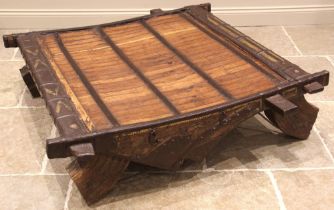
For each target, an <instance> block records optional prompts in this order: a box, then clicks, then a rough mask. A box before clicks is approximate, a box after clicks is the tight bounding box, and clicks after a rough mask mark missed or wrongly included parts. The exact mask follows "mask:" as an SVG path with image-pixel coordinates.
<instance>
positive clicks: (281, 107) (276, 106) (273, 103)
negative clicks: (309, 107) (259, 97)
mask: <svg viewBox="0 0 334 210" xmlns="http://www.w3.org/2000/svg"><path fill="white" fill-rule="evenodd" d="M266 104H267V106H269V107H270V108H271V109H273V110H275V111H276V112H277V113H279V114H281V115H287V114H291V113H293V112H294V111H296V110H297V106H296V105H295V104H293V103H291V102H290V101H288V100H287V99H285V98H284V97H283V96H281V95H279V94H276V95H274V96H271V97H269V98H267V99H266Z"/></svg>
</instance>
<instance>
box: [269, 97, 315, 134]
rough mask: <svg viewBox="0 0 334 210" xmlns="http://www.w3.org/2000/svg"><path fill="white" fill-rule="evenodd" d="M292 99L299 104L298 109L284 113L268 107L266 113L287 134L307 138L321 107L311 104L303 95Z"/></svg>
mask: <svg viewBox="0 0 334 210" xmlns="http://www.w3.org/2000/svg"><path fill="white" fill-rule="evenodd" d="M290 100H291V101H292V102H293V103H294V104H295V105H297V107H298V109H297V111H295V112H293V113H291V114H287V115H282V114H281V113H279V112H277V110H275V109H268V110H266V111H265V114H266V116H267V117H268V118H269V120H270V121H272V122H273V124H274V125H275V126H276V127H278V128H279V129H281V130H282V131H283V132H284V133H285V134H287V135H289V136H292V137H295V138H298V139H306V138H307V137H308V136H309V135H310V132H311V129H312V127H313V124H314V122H315V120H316V118H317V115H318V111H319V109H318V108H317V107H315V106H313V105H312V104H309V103H308V102H307V101H306V100H305V98H304V96H303V95H301V96H298V97H295V98H292V99H290Z"/></svg>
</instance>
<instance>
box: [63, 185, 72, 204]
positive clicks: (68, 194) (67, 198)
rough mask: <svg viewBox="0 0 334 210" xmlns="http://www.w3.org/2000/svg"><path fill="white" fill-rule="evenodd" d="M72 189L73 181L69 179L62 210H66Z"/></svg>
mask: <svg viewBox="0 0 334 210" xmlns="http://www.w3.org/2000/svg"><path fill="white" fill-rule="evenodd" d="M72 189H73V181H72V179H70V181H69V183H68V187H67V192H66V197H65V202H64V210H68V202H69V200H70V198H71V194H72Z"/></svg>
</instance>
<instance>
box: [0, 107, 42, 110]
mask: <svg viewBox="0 0 334 210" xmlns="http://www.w3.org/2000/svg"><path fill="white" fill-rule="evenodd" d="M41 108H45V106H8V107H6V106H3V107H0V110H1V109H4V110H6V109H41Z"/></svg>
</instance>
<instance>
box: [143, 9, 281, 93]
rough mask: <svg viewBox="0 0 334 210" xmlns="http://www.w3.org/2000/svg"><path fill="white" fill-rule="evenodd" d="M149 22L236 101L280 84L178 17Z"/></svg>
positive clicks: (160, 17) (150, 20)
mask: <svg viewBox="0 0 334 210" xmlns="http://www.w3.org/2000/svg"><path fill="white" fill-rule="evenodd" d="M146 22H148V23H149V24H150V26H151V27H152V28H154V29H155V30H156V31H157V32H159V34H161V36H162V37H164V38H165V39H166V40H167V41H168V42H169V43H171V44H172V45H173V46H174V47H175V48H177V49H178V50H179V51H180V52H181V53H183V54H184V55H185V56H186V57H187V58H188V59H189V60H190V61H191V62H192V63H194V64H196V65H197V66H198V67H200V68H201V69H202V70H203V71H205V72H206V74H208V75H209V76H210V77H211V78H212V79H214V80H215V81H216V82H217V83H218V84H219V85H220V86H221V87H223V88H224V90H227V91H228V92H229V93H231V95H233V97H234V98H236V99H238V98H242V97H246V96H248V95H251V94H256V93H259V92H261V91H265V90H268V89H270V88H273V87H275V86H276V84H278V82H277V81H276V80H272V79H270V78H268V77H267V76H266V75H264V74H263V73H262V72H259V71H258V70H257V69H256V68H255V67H254V66H253V65H251V64H250V63H249V62H247V61H246V60H244V59H242V58H240V57H239V56H238V54H237V53H235V52H233V51H231V50H230V49H229V48H227V47H225V46H224V45H222V44H221V43H220V42H217V41H216V40H214V39H212V38H211V37H210V36H209V35H208V34H207V33H204V32H203V31H201V30H200V29H198V28H197V27H195V26H194V25H192V24H191V23H189V22H188V21H187V20H186V19H184V18H182V17H181V16H180V15H178V14H176V15H169V16H159V17H154V18H151V19H149V20H147V21H146ZM173 31H178V33H171V32H173Z"/></svg>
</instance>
